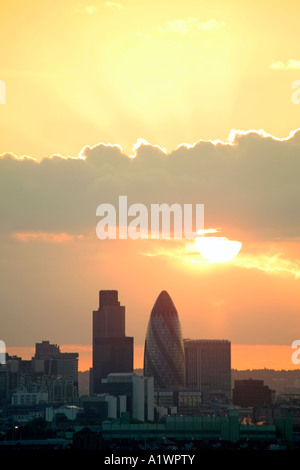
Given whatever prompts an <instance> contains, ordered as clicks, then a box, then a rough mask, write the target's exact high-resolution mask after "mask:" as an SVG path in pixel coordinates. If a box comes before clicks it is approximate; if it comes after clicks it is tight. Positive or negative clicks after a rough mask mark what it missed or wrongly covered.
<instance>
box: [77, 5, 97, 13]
mask: <svg viewBox="0 0 300 470" xmlns="http://www.w3.org/2000/svg"><path fill="white" fill-rule="evenodd" d="M75 12H76V13H82V12H84V13H88V14H89V15H92V14H94V13H97V12H98V8H97V7H96V5H84V4H83V3H80V4H79V5H78V6H77V7H76V9H75Z"/></svg>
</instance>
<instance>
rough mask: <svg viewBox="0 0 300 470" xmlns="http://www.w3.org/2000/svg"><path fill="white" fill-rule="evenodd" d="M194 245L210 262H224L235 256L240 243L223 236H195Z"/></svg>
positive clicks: (240, 245)
mask: <svg viewBox="0 0 300 470" xmlns="http://www.w3.org/2000/svg"><path fill="white" fill-rule="evenodd" d="M195 245H196V248H197V250H198V251H199V252H200V254H201V256H202V257H203V258H205V259H206V260H208V261H209V262H210V263H225V262H226V261H230V260H231V259H233V258H235V257H236V255H237V254H238V253H239V251H240V249H241V247H242V243H241V242H238V241H233V240H228V239H227V238H225V237H208V238H206V237H196V238H195Z"/></svg>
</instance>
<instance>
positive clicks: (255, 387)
mask: <svg viewBox="0 0 300 470" xmlns="http://www.w3.org/2000/svg"><path fill="white" fill-rule="evenodd" d="M273 396H274V392H273V390H271V389H270V388H269V387H268V386H267V385H264V381H263V380H253V379H248V380H235V381H234V388H233V390H232V403H233V404H234V405H238V406H242V407H248V406H249V407H258V406H263V405H270V404H271V403H272V401H273Z"/></svg>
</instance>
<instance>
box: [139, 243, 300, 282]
mask: <svg viewBox="0 0 300 470" xmlns="http://www.w3.org/2000/svg"><path fill="white" fill-rule="evenodd" d="M277 250H278V252H274V251H273V252H271V251H270V250H267V253H266V247H261V249H260V251H259V250H257V251H256V253H253V252H251V250H248V249H247V248H246V249H245V250H242V252H241V253H239V254H238V255H237V256H236V257H235V258H234V259H232V260H230V261H227V262H226V267H228V266H232V267H235V268H241V269H252V270H258V271H262V272H264V273H266V274H275V275H283V276H284V275H288V276H292V277H293V278H294V279H299V278H300V261H299V260H297V259H296V260H295V259H289V258H288V257H287V256H286V255H285V254H284V253H281V252H280V246H278V247H277ZM143 254H144V256H149V257H164V258H170V259H172V261H174V260H178V261H181V262H185V263H191V264H193V265H195V266H197V267H198V269H202V268H203V269H207V268H208V267H212V268H213V266H214V263H210V262H209V261H207V260H206V259H204V258H203V257H202V256H201V255H200V253H199V252H198V251H197V250H196V247H195V244H194V243H193V242H189V243H186V244H185V243H184V242H178V241H177V242H175V241H174V242H173V243H172V244H170V243H169V244H168V245H166V244H162V243H160V244H158V245H156V246H154V245H152V247H151V248H150V249H148V250H147V251H145V252H144V253H143ZM215 265H216V266H220V264H219V263H216V264H215Z"/></svg>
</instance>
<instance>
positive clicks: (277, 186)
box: [0, 130, 300, 239]
mask: <svg viewBox="0 0 300 470" xmlns="http://www.w3.org/2000/svg"><path fill="white" fill-rule="evenodd" d="M231 137H232V141H231V142H226V143H222V142H219V143H216V142H215V143H212V142H208V141H199V142H198V143H196V144H194V145H182V146H180V147H178V148H177V149H176V150H175V151H173V152H171V153H169V154H168V153H166V152H165V151H164V150H162V149H160V148H159V147H158V146H154V145H151V144H147V143H143V142H142V141H141V143H140V145H139V146H138V147H137V148H136V149H135V157H134V158H130V157H129V156H127V155H125V154H124V153H122V149H121V148H120V147H118V146H111V145H104V144H99V145H97V146H95V147H88V146H87V147H86V148H84V149H83V150H82V151H81V153H80V156H79V157H76V158H63V157H60V156H52V157H49V158H44V159H42V160H41V161H40V162H38V161H36V160H34V159H31V158H17V157H15V156H13V155H10V154H5V155H2V157H1V158H0V188H1V189H0V196H1V197H0V213H1V229H0V230H1V232H2V233H6V234H8V233H32V232H42V233H47V232H52V233H70V234H76V235H84V234H91V233H93V232H94V231H95V228H96V224H97V221H98V220H97V217H96V208H97V207H98V205H99V204H102V203H112V204H115V205H116V206H117V204H118V197H119V196H120V195H127V196H128V204H129V205H130V204H133V203H143V204H146V205H147V206H148V207H150V204H153V203H164V202H166V203H169V204H172V203H175V202H176V203H180V204H185V203H192V204H204V206H205V227H206V228H208V227H221V228H227V229H230V230H233V231H237V232H243V233H245V234H247V236H248V237H250V238H251V237H258V238H261V239H278V238H281V237H284V238H293V237H299V233H300V230H299V229H300V219H299V203H300V185H299V173H300V131H299V130H298V131H295V132H294V133H291V135H290V137H289V138H287V139H282V140H280V139H275V138H273V137H272V136H268V135H266V134H264V133H262V132H260V133H259V132H256V131H253V132H248V133H241V132H235V133H234V134H231ZM94 233H95V232H94Z"/></svg>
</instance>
